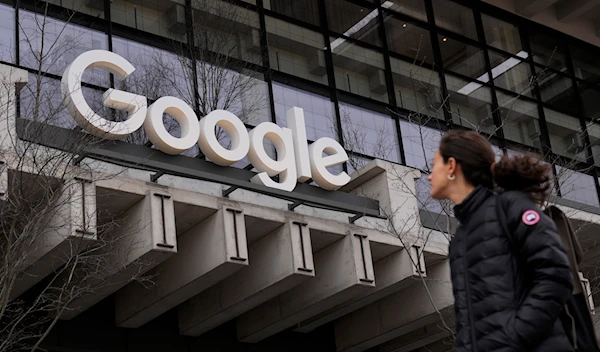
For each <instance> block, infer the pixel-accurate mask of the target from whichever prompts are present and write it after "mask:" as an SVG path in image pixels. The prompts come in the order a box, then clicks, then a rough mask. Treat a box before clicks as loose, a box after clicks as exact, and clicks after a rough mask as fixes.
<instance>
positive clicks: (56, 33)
mask: <svg viewBox="0 0 600 352" xmlns="http://www.w3.org/2000/svg"><path fill="white" fill-rule="evenodd" d="M19 21H20V22H19V26H20V31H21V33H20V39H19V40H20V42H19V51H20V55H21V56H20V60H21V65H23V66H25V67H28V68H32V69H35V70H37V69H40V68H41V70H42V71H45V72H48V73H53V74H56V75H62V74H63V72H64V70H65V68H66V67H67V66H68V65H70V64H71V63H72V62H73V60H75V58H76V57H77V56H79V55H80V54H82V53H84V52H86V51H89V50H93V49H103V50H107V48H108V37H107V36H106V34H104V33H101V32H98V31H94V30H91V29H88V28H84V27H80V26H77V25H73V24H70V23H66V22H62V21H59V20H55V19H52V18H50V17H44V15H39V14H33V13H31V12H28V11H24V10H22V11H20V12H19ZM82 80H83V81H84V82H88V83H93V84H96V85H101V86H106V87H107V86H108V85H109V74H108V72H106V71H104V70H100V69H90V70H86V71H85V73H84V74H83V77H82Z"/></svg>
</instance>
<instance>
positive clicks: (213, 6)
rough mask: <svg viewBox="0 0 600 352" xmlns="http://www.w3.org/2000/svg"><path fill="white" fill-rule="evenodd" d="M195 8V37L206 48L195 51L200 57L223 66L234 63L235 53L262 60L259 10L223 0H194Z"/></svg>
mask: <svg viewBox="0 0 600 352" xmlns="http://www.w3.org/2000/svg"><path fill="white" fill-rule="evenodd" d="M177 1H178V2H179V1H184V0H177ZM161 2H162V1H161ZM174 6H179V5H174ZM192 9H193V11H194V40H195V41H196V45H197V46H198V47H200V48H203V49H207V50H202V51H200V52H197V53H196V59H197V60H202V61H211V62H213V63H216V64H218V65H220V66H223V67H227V66H232V65H234V63H233V62H232V60H231V59H230V58H232V57H233V58H237V59H240V60H244V61H247V62H251V63H254V64H262V56H261V46H260V35H261V31H260V21H259V18H258V13H256V12H254V11H252V10H250V9H247V8H244V7H241V6H237V5H234V4H231V3H229V2H227V1H224V0H193V1H192ZM184 29H185V28H184ZM184 35H185V31H184ZM211 52H212V53H211ZM214 53H218V54H219V55H217V56H216V57H215V55H214Z"/></svg>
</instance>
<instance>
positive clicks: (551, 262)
mask: <svg viewBox="0 0 600 352" xmlns="http://www.w3.org/2000/svg"><path fill="white" fill-rule="evenodd" d="M495 198H496V196H495V195H494V194H492V193H491V192H490V191H489V190H487V189H485V188H482V187H478V188H476V189H475V190H474V191H473V192H472V193H471V194H470V195H469V196H468V197H467V198H466V199H465V200H464V201H463V202H462V203H461V204H459V205H457V206H456V207H455V208H454V213H455V215H456V217H457V219H458V220H459V221H460V224H461V225H460V227H459V229H458V230H457V232H456V235H455V236H454V238H453V239H452V241H451V242H450V268H451V272H452V285H453V291H454V299H455V302H454V304H455V313H456V342H455V346H454V351H457V352H461V351H472V352H490V351H498V352H508V351H528V352H529V351H534V352H538V351H539V352H554V351H560V352H568V351H573V349H572V347H571V345H570V344H569V341H568V339H567V337H566V335H565V332H564V329H563V327H562V324H561V322H560V320H559V319H558V317H559V315H560V313H561V311H562V307H563V304H564V302H565V301H566V299H567V297H568V296H569V295H570V294H571V290H572V286H573V282H572V278H571V273H570V271H569V262H568V258H567V256H566V254H565V251H564V249H563V247H562V245H561V244H560V238H559V237H558V234H557V232H556V227H555V225H554V222H553V221H552V220H551V219H550V218H548V217H547V216H545V215H544V214H543V213H542V212H541V211H539V210H538V208H537V206H536V205H535V203H534V202H533V201H532V200H531V199H530V198H529V197H528V196H527V195H525V194H523V193H521V192H507V193H504V194H503V195H502V200H503V204H504V206H503V208H504V209H505V214H506V219H507V221H508V228H509V229H511V231H515V232H514V234H515V236H513V238H515V239H518V245H517V246H518V247H519V248H520V254H519V255H518V257H519V258H516V257H517V256H516V255H514V254H513V252H515V253H516V250H515V248H517V246H515V247H511V244H510V243H511V242H510V240H509V238H507V237H508V236H506V235H505V234H504V231H502V227H501V226H500V224H499V222H498V216H497V212H496V199H495ZM531 210H533V211H534V212H535V213H532V212H531ZM524 214H525V216H524ZM536 214H537V218H536Z"/></svg>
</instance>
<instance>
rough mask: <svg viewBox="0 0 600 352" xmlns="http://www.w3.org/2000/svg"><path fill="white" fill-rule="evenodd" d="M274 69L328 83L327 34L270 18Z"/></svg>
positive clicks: (268, 29) (269, 27) (267, 18)
mask: <svg viewBox="0 0 600 352" xmlns="http://www.w3.org/2000/svg"><path fill="white" fill-rule="evenodd" d="M265 19H266V25H267V39H268V43H269V62H270V65H271V68H272V69H274V70H277V71H281V72H285V73H289V74H292V75H294V76H298V77H301V78H305V79H309V80H311V81H314V82H318V83H322V84H327V83H328V81H327V66H326V64H325V51H324V48H325V41H324V39H323V35H322V34H320V33H318V32H315V31H312V30H310V29H306V28H302V27H299V26H296V25H294V24H291V23H288V22H285V21H283V20H279V19H275V18H273V17H269V16H266V18H265Z"/></svg>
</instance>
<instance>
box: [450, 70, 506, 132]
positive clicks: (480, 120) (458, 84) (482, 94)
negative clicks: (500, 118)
mask: <svg viewBox="0 0 600 352" xmlns="http://www.w3.org/2000/svg"><path fill="white" fill-rule="evenodd" d="M446 85H447V86H448V92H449V93H450V96H449V97H448V98H449V99H448V100H449V102H450V114H451V115H452V121H453V122H454V123H455V124H457V125H459V126H463V127H466V128H470V129H473V130H476V131H478V132H485V133H489V134H493V133H494V132H495V131H496V126H495V125H494V119H493V116H492V105H491V104H492V92H491V89H489V88H487V87H484V86H482V85H481V84H478V83H475V82H469V81H465V80H463V79H461V78H458V77H455V76H451V75H446Z"/></svg>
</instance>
